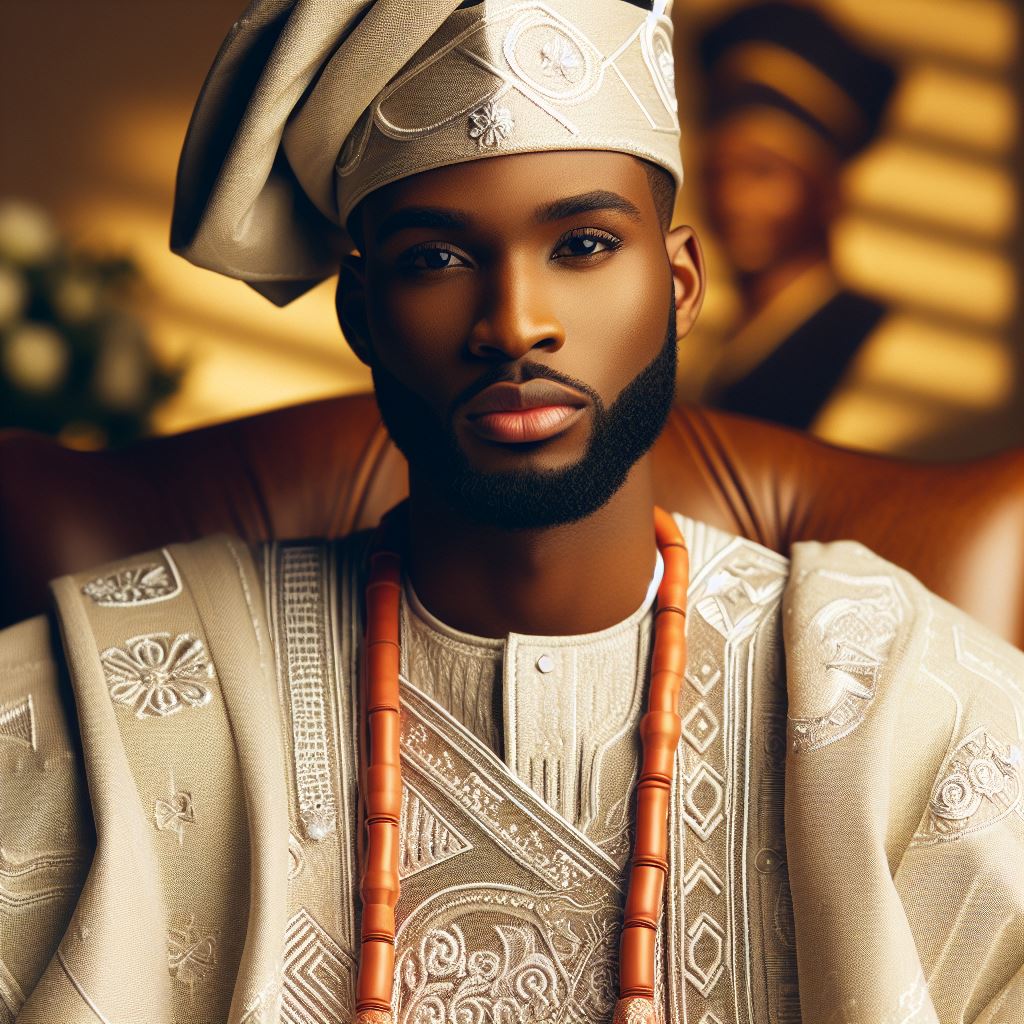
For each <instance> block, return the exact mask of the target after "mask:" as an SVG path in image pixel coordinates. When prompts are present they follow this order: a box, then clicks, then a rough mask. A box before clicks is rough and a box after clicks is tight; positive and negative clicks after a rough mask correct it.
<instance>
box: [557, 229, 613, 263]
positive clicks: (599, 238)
mask: <svg viewBox="0 0 1024 1024" xmlns="http://www.w3.org/2000/svg"><path fill="white" fill-rule="evenodd" d="M621 245H622V241H621V239H618V238H616V237H615V236H614V235H610V234H608V233H606V232H604V231H594V230H593V229H586V230H583V229H580V230H579V231H575V232H573V233H572V234H570V235H567V236H566V237H565V238H563V239H562V241H561V242H559V244H558V248H557V249H556V250H555V253H556V257H555V258H556V259H566V257H571V256H583V257H587V256H596V255H597V254H598V253H601V252H614V250H616V249H618V248H619V247H620V246H621ZM563 251H564V252H565V255H562V256H558V255H557V254H558V253H560V252H563Z"/></svg>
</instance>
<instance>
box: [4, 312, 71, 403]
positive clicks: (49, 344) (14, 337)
mask: <svg viewBox="0 0 1024 1024" xmlns="http://www.w3.org/2000/svg"><path fill="white" fill-rule="evenodd" d="M70 361H71V351H70V349H69V348H68V345H67V342H66V341H65V340H64V339H63V338H62V337H61V336H60V335H59V334H58V333H57V332H56V331H55V330H54V329H53V328H52V327H46V326H44V325H43V324H33V323H26V324H22V325H20V326H19V327H16V328H15V329H14V330H13V331H11V333H10V334H8V335H7V338H6V339H5V340H4V342H3V345H2V347H0V365H2V367H3V370H4V372H5V374H6V375H7V378H8V379H9V380H10V381H11V383H12V384H14V385H15V387H19V388H21V389H22V390H24V391H28V392H31V393H32V394H37V395H45V394H49V393H50V392H52V391H56V389H57V388H58V387H60V385H61V382H62V381H63V380H64V377H65V375H66V374H67V372H68V363H69V362H70Z"/></svg>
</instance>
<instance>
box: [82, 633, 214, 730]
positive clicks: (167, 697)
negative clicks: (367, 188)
mask: <svg viewBox="0 0 1024 1024" xmlns="http://www.w3.org/2000/svg"><path fill="white" fill-rule="evenodd" d="M100 661H101V663H102V665H103V672H104V675H105V676H106V679H107V686H108V687H109V689H110V697H111V699H112V700H113V701H114V703H115V704H124V705H125V706H127V707H130V708H133V709H134V711H135V717H136V718H142V719H145V718H164V717H166V716H167V715H174V714H177V713H178V712H179V711H181V710H182V709H183V708H186V707H188V708H199V707H202V706H203V705H204V704H208V703H209V702H210V698H211V696H212V694H211V692H210V690H209V689H208V688H207V687H206V686H204V685H203V683H204V682H206V681H207V680H211V679H213V678H214V675H213V665H212V663H211V662H210V661H209V660H208V659H207V655H206V649H205V648H204V647H203V642H202V641H201V640H197V639H196V638H195V637H194V636H190V635H189V634H188V633H181V634H179V635H178V636H175V637H173V638H172V637H171V634H170V633H149V634H147V635H145V636H135V637H132V638H131V639H129V640H126V641H125V644H124V647H123V648H121V647H108V648H107V650H105V651H104V652H103V653H102V654H101V655H100Z"/></svg>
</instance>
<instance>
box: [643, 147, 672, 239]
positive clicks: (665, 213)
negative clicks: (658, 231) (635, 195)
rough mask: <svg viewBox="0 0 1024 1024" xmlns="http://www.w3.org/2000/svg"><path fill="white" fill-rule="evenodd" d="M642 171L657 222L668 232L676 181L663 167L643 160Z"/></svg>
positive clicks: (670, 225)
mask: <svg viewBox="0 0 1024 1024" xmlns="http://www.w3.org/2000/svg"><path fill="white" fill-rule="evenodd" d="M644 171H645V172H646V174H647V184H648V185H650V187H651V195H652V196H653V197H654V208H655V209H656V210H657V211H658V220H660V221H661V227H662V230H663V231H668V229H669V228H670V227H672V215H673V214H674V213H675V208H676V180H675V178H673V177H672V175H671V174H670V173H669V172H668V171H666V170H665V168H664V167H659V166H658V165H657V164H652V163H651V162H650V160H644Z"/></svg>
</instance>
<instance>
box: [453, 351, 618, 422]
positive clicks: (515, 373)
mask: <svg viewBox="0 0 1024 1024" xmlns="http://www.w3.org/2000/svg"><path fill="white" fill-rule="evenodd" d="M537 379H543V380H553V381H554V382H555V383H556V384H564V385H565V386H566V387H569V388H575V389H576V390H577V391H580V392H582V393H583V394H585V395H586V396H587V397H588V398H589V399H590V400H591V401H592V402H593V403H594V406H595V408H596V409H597V411H598V413H600V412H602V411H603V410H604V403H603V401H602V400H601V396H600V395H599V394H598V393H597V392H596V391H595V390H594V389H593V388H592V387H591V386H590V385H589V384H587V383H585V382H584V381H582V380H578V379H577V378H576V377H572V376H570V375H569V374H567V373H559V372H558V370H552V369H551V367H550V366H545V365H544V364H543V363H536V362H530V361H527V362H522V363H495V365H494V366H493V367H491V368H490V369H489V370H487V371H486V372H485V373H484V374H483V375H482V376H481V377H479V378H478V379H477V380H475V381H473V383H472V384H470V385H469V386H468V387H466V388H464V389H463V390H462V391H461V392H459V394H457V395H456V396H455V398H454V400H453V401H452V404H451V407H450V408H449V410H448V418H449V421H450V420H451V419H452V418H454V416H455V410H456V409H458V408H459V407H460V406H461V405H464V404H465V403H466V402H469V401H471V400H472V399H473V398H475V397H476V396H477V395H478V394H480V392H481V391H483V390H485V389H486V388H489V387H490V386H491V385H492V384H502V383H506V382H507V383H509V384H525V383H526V382H527V381H529V380H537Z"/></svg>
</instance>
